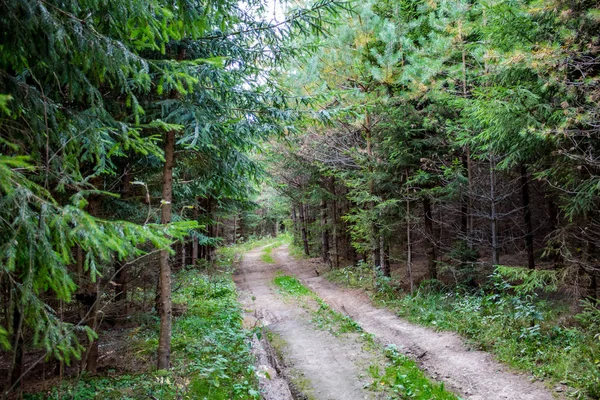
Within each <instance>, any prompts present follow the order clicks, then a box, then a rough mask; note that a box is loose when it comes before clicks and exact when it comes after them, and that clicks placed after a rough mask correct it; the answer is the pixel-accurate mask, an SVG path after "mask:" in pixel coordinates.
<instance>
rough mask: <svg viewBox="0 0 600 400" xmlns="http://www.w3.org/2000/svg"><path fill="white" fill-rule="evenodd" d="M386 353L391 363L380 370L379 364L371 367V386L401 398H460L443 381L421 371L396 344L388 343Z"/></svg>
mask: <svg viewBox="0 0 600 400" xmlns="http://www.w3.org/2000/svg"><path fill="white" fill-rule="evenodd" d="M385 355H386V357H387V358H388V360H389V365H388V366H386V367H385V368H384V371H380V368H379V366H378V365H371V366H370V367H369V375H370V376H371V378H373V383H372V384H371V388H372V389H374V390H378V391H385V392H387V393H390V394H392V395H393V396H394V398H400V399H408V398H410V399H422V400H426V399H440V400H441V399H448V400H451V399H454V400H456V399H458V397H457V396H455V395H454V394H452V393H450V392H448V391H446V390H445V389H444V384H443V383H433V382H431V381H430V380H429V379H428V378H427V377H426V376H425V375H424V374H423V372H421V370H420V369H419V367H418V366H417V363H416V362H414V361H413V360H411V359H410V358H408V357H406V356H405V355H403V354H401V353H400V352H398V349H397V348H396V346H395V345H388V347H387V348H386V349H385Z"/></svg>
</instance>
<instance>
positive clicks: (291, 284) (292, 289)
mask: <svg viewBox="0 0 600 400" xmlns="http://www.w3.org/2000/svg"><path fill="white" fill-rule="evenodd" d="M273 283H274V284H275V286H277V287H278V288H279V291H280V293H283V294H286V295H289V296H294V297H300V296H309V295H312V292H311V291H310V289H309V288H307V287H306V286H304V285H303V284H302V283H300V281H299V280H298V278H296V277H295V276H289V275H282V274H281V273H278V274H277V275H276V276H275V278H273Z"/></svg>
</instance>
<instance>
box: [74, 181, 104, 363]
mask: <svg viewBox="0 0 600 400" xmlns="http://www.w3.org/2000/svg"><path fill="white" fill-rule="evenodd" d="M92 184H93V185H94V187H95V188H98V187H100V186H101V185H102V179H101V178H100V177H95V178H94V179H92ZM87 212H88V213H89V214H90V215H91V216H93V217H97V216H98V215H99V213H100V196H99V195H92V196H90V198H89V203H88V206H87ZM82 256H83V254H82ZM82 261H83V260H82ZM78 268H79V267H78ZM81 268H82V269H83V266H82V267H81ZM88 279H89V281H88V282H86V283H87V285H85V288H86V290H87V291H88V292H89V293H87V294H86V296H85V297H86V298H87V300H86V302H85V304H86V305H88V306H89V307H90V308H89V312H88V319H87V321H86V325H88V326H89V327H90V328H92V329H93V330H94V332H96V333H97V332H98V328H99V326H98V310H99V308H100V307H99V300H100V297H99V295H100V293H99V286H100V285H99V282H98V280H96V282H92V274H91V271H88ZM84 363H85V370H86V371H88V372H90V373H91V374H95V373H96V369H97V366H98V340H96V339H91V340H90V342H89V343H88V348H87V353H86V355H85V359H84Z"/></svg>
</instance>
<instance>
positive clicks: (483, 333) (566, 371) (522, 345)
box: [386, 280, 600, 398]
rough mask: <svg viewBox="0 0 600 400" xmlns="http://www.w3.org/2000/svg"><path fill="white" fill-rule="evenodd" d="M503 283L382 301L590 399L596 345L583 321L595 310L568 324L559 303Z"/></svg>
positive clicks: (599, 352)
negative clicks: (473, 291)
mask: <svg viewBox="0 0 600 400" xmlns="http://www.w3.org/2000/svg"><path fill="white" fill-rule="evenodd" d="M507 286H508V283H507V282H504V281H502V280H499V281H497V284H496V286H495V288H496V290H494V291H492V292H489V293H477V294H468V293H461V292H445V293H444V292H438V291H424V290H419V291H417V292H416V293H415V294H414V295H406V296H405V297H403V298H400V299H398V300H397V301H396V302H394V303H390V302H389V301H387V302H386V304H388V305H390V304H393V306H394V307H395V308H397V310H398V312H399V313H400V314H401V315H402V316H405V317H407V318H408V319H409V320H411V321H413V322H417V323H420V324H423V325H426V326H431V327H435V328H436V329H440V330H451V331H455V332H458V333H460V334H461V335H463V336H465V337H467V338H468V339H469V340H470V341H471V342H472V343H473V344H474V345H477V346H480V347H481V348H482V349H483V350H486V351H491V352H493V353H495V354H496V355H497V357H498V358H499V359H500V360H501V361H504V362H506V363H508V364H509V365H511V366H513V367H516V368H519V369H522V370H526V371H528V372H529V373H531V374H533V375H534V376H536V377H537V378H548V379H551V380H552V381H554V382H562V383H565V384H567V385H568V386H569V387H570V390H569V392H570V394H571V395H573V396H576V397H579V398H595V396H596V395H597V393H598V390H599V388H600V386H599V385H598V383H599V382H600V372H599V370H598V367H597V365H595V361H594V360H597V359H598V357H599V356H600V343H599V342H598V340H597V338H595V337H594V330H593V323H592V324H591V325H588V323H590V322H591V321H592V320H593V319H592V318H593V317H592V316H593V315H595V314H594V311H593V310H592V309H589V308H587V309H584V311H583V313H582V314H579V315H577V316H576V317H575V318H576V319H579V320H581V321H582V328H584V329H581V328H578V327H575V326H570V327H569V326H566V325H564V324H563V323H561V322H560V321H561V320H564V319H566V318H568V316H569V314H570V313H569V311H568V310H566V309H561V308H560V307H561V306H560V304H555V303H550V302H547V301H544V300H541V299H539V298H538V297H537V296H535V295H532V294H529V295H524V294H523V295H518V294H510V293H509V292H507V291H506V287H507ZM596 313H597V312H596ZM590 317H592V318H590ZM584 321H586V322H584Z"/></svg>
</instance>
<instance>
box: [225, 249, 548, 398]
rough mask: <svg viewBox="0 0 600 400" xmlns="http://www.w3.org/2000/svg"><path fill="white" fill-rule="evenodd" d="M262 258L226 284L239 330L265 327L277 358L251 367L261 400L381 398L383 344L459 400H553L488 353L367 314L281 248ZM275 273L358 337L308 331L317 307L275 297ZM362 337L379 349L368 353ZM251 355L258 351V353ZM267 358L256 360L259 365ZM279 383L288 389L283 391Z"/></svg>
mask: <svg viewBox="0 0 600 400" xmlns="http://www.w3.org/2000/svg"><path fill="white" fill-rule="evenodd" d="M262 252H263V250H262V248H257V249H254V250H252V251H250V252H248V253H246V254H245V256H244V258H243V260H242V262H241V263H240V265H239V267H238V270H237V272H236V274H235V276H234V279H235V281H236V284H237V285H238V291H239V299H240V301H241V303H242V305H243V307H244V309H245V311H246V323H247V324H249V325H252V324H254V325H258V324H261V325H262V326H264V327H266V328H267V331H268V332H270V333H269V335H270V336H271V343H272V344H274V346H272V347H271V350H270V351H269V350H268V349H267V350H266V352H267V353H269V352H272V348H273V347H274V349H275V352H276V353H277V355H278V357H279V358H280V362H279V363H277V362H275V364H279V365H272V366H266V365H265V366H261V367H259V368H261V369H264V370H266V371H269V373H267V374H265V376H266V377H265V378H264V379H261V389H262V391H263V393H264V397H265V398H267V399H286V398H308V399H311V398H314V399H327V400H329V399H365V398H367V399H371V398H386V397H387V395H388V394H386V393H382V392H380V391H375V390H374V388H375V387H377V383H376V384H373V382H372V381H373V376H374V375H377V373H375V374H373V373H372V371H373V369H375V370H377V367H376V366H378V365H379V366H383V365H384V363H385V360H384V357H383V352H382V351H381V349H383V347H382V346H386V345H390V344H391V345H395V346H396V347H397V349H398V350H399V352H400V353H403V354H404V355H406V356H408V357H409V358H411V359H413V360H415V361H417V363H418V365H419V367H420V368H421V370H422V371H424V372H425V374H426V375H427V376H429V377H430V378H431V379H432V380H435V381H438V382H443V384H444V386H445V388H447V389H449V390H451V391H452V392H453V393H455V394H456V395H457V396H460V397H461V398H464V399H482V400H483V399H485V400H494V399H515V400H517V399H519V400H542V399H555V398H557V394H552V393H551V392H550V391H549V390H547V389H546V388H545V387H544V385H543V384H542V383H541V382H532V380H531V379H530V378H528V377H527V376H526V375H524V374H520V373H516V372H513V371H510V370H509V369H508V368H507V367H506V366H504V365H502V364H500V363H498V362H497V361H495V360H494V358H493V356H491V355H490V354H488V353H485V352H482V351H477V350H473V349H471V348H469V346H467V345H466V344H465V342H464V341H463V339H461V338H460V337H459V336H458V335H456V334H453V333H448V332H435V331H433V330H430V329H427V328H424V327H421V326H417V325H414V324H411V323H409V322H407V321H405V320H403V319H401V318H399V317H397V316H396V315H395V314H394V313H393V312H391V311H389V310H386V309H383V308H377V307H375V306H374V305H373V304H372V303H371V301H370V300H369V298H368V297H367V295H366V294H365V293H364V292H363V291H361V290H357V289H348V288H342V287H340V286H338V285H336V284H334V283H331V282H329V281H327V280H326V279H324V278H322V277H320V276H319V275H318V274H317V268H316V264H314V263H313V262H311V261H310V260H296V259H294V258H292V257H291V256H290V254H289V249H288V247H287V245H284V246H281V247H278V248H276V249H274V250H273V251H272V252H270V253H269V255H268V256H267V257H265V255H264V254H263V253H262ZM282 274H286V275H288V276H293V277H297V278H298V279H299V281H300V282H301V283H302V284H303V285H305V286H306V287H308V288H309V289H310V290H311V291H312V292H314V294H315V295H316V296H315V297H316V298H318V299H322V301H323V302H324V303H325V305H326V306H327V305H328V306H329V307H330V308H331V309H332V310H335V311H337V312H338V313H341V314H344V315H345V316H348V317H350V318H352V319H353V320H354V321H355V322H356V323H357V324H358V325H360V328H362V329H361V330H360V332H363V333H362V334H359V333H354V334H344V335H338V334H335V331H332V330H331V329H329V330H323V329H322V326H319V324H315V318H314V315H315V314H314V313H315V309H316V308H318V307H319V306H318V304H313V303H314V301H308V302H307V301H304V302H299V301H297V300H296V299H293V298H289V297H286V296H285V295H284V294H282V293H281V291H278V290H277V288H276V285H274V283H273V282H274V279H276V277H277V276H281V275H282ZM311 316H312V319H311ZM332 332H333V333H334V334H332ZM365 335H368V337H369V338H372V339H373V341H374V342H375V343H377V345H378V346H379V347H376V346H369V345H368V340H367V341H365V340H364V338H365ZM258 347H260V346H258ZM257 351H258V352H259V353H260V352H263V353H264V352H265V350H264V348H263V349H262V350H260V349H259V350H257ZM273 358H274V357H272V355H271V356H269V357H265V356H264V355H263V356H261V354H258V359H259V360H261V359H262V360H263V362H265V363H266V361H264V360H266V359H271V360H272V359H273ZM374 366H375V367H374ZM367 370H369V371H371V373H370V374H369V372H367ZM369 375H371V376H369ZM269 378H270V379H269ZM375 381H377V379H375ZM287 382H291V385H290V386H289V387H288V386H287V385H286V383H287ZM382 384H383V383H382ZM444 386H442V390H443V387H444ZM432 398H433V397H432Z"/></svg>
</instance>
